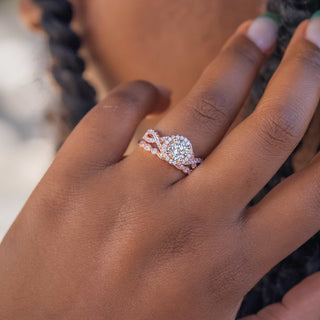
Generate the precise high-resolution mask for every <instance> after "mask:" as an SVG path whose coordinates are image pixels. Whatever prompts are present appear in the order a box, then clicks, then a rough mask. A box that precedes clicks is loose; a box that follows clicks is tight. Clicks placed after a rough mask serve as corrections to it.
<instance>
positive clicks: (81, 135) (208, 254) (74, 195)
mask: <svg viewBox="0 0 320 320" xmlns="http://www.w3.org/2000/svg"><path fill="white" fill-rule="evenodd" d="M251 23H252V22H251V21H248V22H246V23H244V24H243V25H241V26H240V27H239V29H238V30H237V31H236V33H235V34H234V35H233V36H232V37H231V38H230V39H229V41H228V42H227V44H226V45H225V46H224V47H223V49H222V51H221V52H220V53H219V54H218V55H217V57H216V59H215V60H214V61H213V62H212V63H211V64H210V65H209V66H208V67H207V68H206V70H205V71H204V72H203V74H202V76H201V77H200V79H199V80H198V82H197V83H196V84H195V85H194V87H193V89H192V90H191V91H190V92H189V94H188V95H187V97H186V98H185V99H183V100H182V101H181V102H180V103H178V104H177V105H176V106H175V107H174V108H172V109H171V110H170V111H169V112H168V113H167V114H166V115H165V117H163V119H162V120H161V121H160V122H159V123H158V124H157V126H156V130H158V131H159V132H160V133H161V134H162V135H171V134H181V135H184V136H186V137H188V138H189V139H190V141H191V142H192V144H193V146H194V151H195V154H196V155H197V156H201V157H204V158H205V161H204V162H203V163H202V164H201V165H200V166H199V167H198V168H197V169H196V170H195V171H194V172H193V173H192V174H191V175H190V176H185V175H184V174H183V173H181V172H180V171H178V170H177V169H176V168H174V167H172V166H170V165H169V164H167V163H166V162H164V161H161V160H159V159H158V158H157V157H155V156H152V155H151V154H150V153H148V152H146V151H145V150H143V149H141V148H139V149H138V148H137V149H136V150H135V151H134V152H133V153H132V154H131V155H129V156H127V157H126V158H123V154H124V152H125V150H126V148H127V146H128V144H129V142H130V140H131V138H132V135H133V133H134V131H135V129H136V127H137V125H138V124H139V123H140V121H141V120H142V119H143V118H144V117H145V116H146V115H147V114H149V113H152V112H154V111H159V109H162V108H165V107H166V106H167V105H168V104H169V96H168V93H167V92H166V91H164V90H159V89H157V87H155V86H153V85H151V84H150V83H147V82H144V81H136V82H130V83H127V84H123V85H121V86H119V87H117V88H115V89H113V90H112V91H111V92H110V94H109V95H108V97H107V98H105V99H104V100H103V101H102V102H101V103H99V105H98V106H96V107H95V108H94V109H93V110H92V111H91V112H90V113H89V114H88V115H87V116H86V117H85V118H84V119H83V120H82V122H81V123H80V124H79V125H78V126H77V128H76V129H75V130H74V131H73V133H72V134H71V135H70V137H69V138H68V140H67V141H66V143H65V144H64V146H63V147H62V148H61V150H60V151H59V153H58V155H57V157H56V159H55V161H54V162H53V164H52V166H51V167H50V169H49V170H48V172H47V173H46V175H45V176H44V178H43V179H42V181H41V182H40V184H39V185H38V187H37V188H36V190H35V191H34V192H33V194H32V196H31V197H30V199H29V200H28V202H27V204H26V205H25V207H24V208H23V210H22V212H21V213H20V215H19V217H18V219H17V220H16V222H15V223H14V225H13V226H12V228H11V229H10V231H9V233H8V234H7V236H6V238H5V239H4V241H3V243H2V245H1V247H0V284H1V285H0V301H1V304H0V319H10V320H11V319H14V320H16V319H17V320H18V319H19V320H20V319H33V320H38V319H68V320H69V319H95V320H100V319H130V320H135V319H157V320H160V319H184V320H185V319H201V320H206V319H208V320H209V319H221V320H222V319H223V320H228V319H230V320H231V319H232V320H233V319H234V318H235V316H236V313H237V310H238V308H239V306H240V304H241V301H242V299H243V297H244V295H245V294H246V293H247V292H248V290H250V288H252V286H254V284H255V283H256V282H257V281H258V280H259V279H260V278H261V277H262V276H263V275H264V274H265V273H266V272H267V271H268V270H269V269H270V268H272V267H273V266H274V265H275V264H277V263H278V262H279V261H280V260H282V259H283V258H285V257H286V256H287V255H288V254H290V253H291V252H292V251H294V250H295V249H296V248H298V247H299V246H300V245H301V244H303V243H304V242H305V241H307V239H309V238H310V237H311V236H312V235H313V234H315V233H316V232H317V231H318V230H319V228H320V215H319V209H320V200H319V199H320V197H319V190H320V188H319V181H320V158H319V156H317V157H315V158H314V159H313V162H312V163H311V164H310V165H309V166H308V167H307V168H306V169H304V170H303V171H301V172H299V173H296V174H294V175H293V176H291V177H290V178H289V179H287V180H285V181H284V182H282V183H281V184H280V185H278V186H277V187H276V188H275V189H274V190H273V191H272V192H271V193H270V194H269V195H268V196H267V197H266V198H265V199H264V200H262V201H261V202H260V203H259V204H258V205H257V206H255V207H252V208H250V209H248V208H247V207H246V206H247V203H248V201H249V200H250V199H251V198H252V197H253V196H254V195H255V194H256V193H257V192H258V191H259V190H260V189H261V188H262V187H263V186H264V185H265V183H266V182H267V181H268V180H269V179H270V178H271V176H272V175H273V174H274V173H275V172H276V171H277V170H278V168H279V167H280V166H281V164H282V163H283V162H284V161H285V159H286V158H287V157H288V155H289V154H290V153H291V152H292V150H293V149H294V148H295V146H296V145H297V143H298V142H299V140H300V139H301V137H302V136H303V134H304V132H305V130H306V128H307V126H308V123H309V122H310V120H311V118H312V115H313V113H314V111H315V109H316V106H317V104H318V101H319V98H320V81H319V75H320V49H319V48H318V47H317V46H316V45H315V44H313V43H311V42H310V41H309V40H307V39H306V36H305V35H306V28H307V26H308V21H306V22H304V23H303V24H301V25H300V26H299V28H298V30H297V32H296V34H295V36H294V38H293V40H292V42H291V44H290V46H289V48H288V50H287V53H286V56H285V58H284V59H283V62H282V64H281V66H280V67H279V69H278V71H277V72H276V74H275V76H274V77H273V79H272V81H271V82H270V84H269V86H268V89H267V90H266V92H265V94H264V96H263V98H262V99H261V101H260V103H259V105H258V106H257V109H256V111H255V112H254V113H253V114H252V115H251V116H249V117H248V118H247V119H246V120H244V121H243V122H242V123H241V124H239V125H238V126H237V127H235V128H234V129H233V130H232V131H231V132H229V133H228V134H226V132H228V129H229V126H230V124H231V123H232V120H233V119H234V117H235V116H236V114H237V112H238V111H239V109H240V107H241V105H242V103H243V101H244V100H245V99H246V97H247V95H248V92H249V90H250V88H251V85H252V82H253V80H254V78H255V75H256V73H257V72H258V70H259V68H260V67H261V65H262V63H263V61H264V60H265V59H266V58H267V57H268V56H269V54H270V52H271V51H270V50H266V51H262V50H261V48H259V47H257V45H256V44H255V43H254V42H252V41H251V40H250V39H249V38H248V36H247V34H248V28H249V27H250V25H251ZM226 155H227V156H226ZM319 301H320V275H319V274H315V275H313V277H312V278H310V279H307V280H305V281H304V282H303V283H301V284H300V285H299V286H298V287H296V288H295V289H293V290H292V291H291V292H290V293H289V294H288V295H287V296H286V297H285V298H284V300H283V302H282V303H279V304H277V305H273V306H271V307H268V308H267V309H265V310H263V311H261V313H260V314H258V315H255V316H252V317H249V318H247V320H249V319H250V320H257V319H264V320H274V319H279V320H289V319H290V320H298V319H299V320H301V319H304V320H317V319H318V318H319V314H320V307H319V306H320V303H319Z"/></svg>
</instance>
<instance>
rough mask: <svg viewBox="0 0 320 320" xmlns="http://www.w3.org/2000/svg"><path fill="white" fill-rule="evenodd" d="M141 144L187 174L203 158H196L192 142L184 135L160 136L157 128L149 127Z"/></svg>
mask: <svg viewBox="0 0 320 320" xmlns="http://www.w3.org/2000/svg"><path fill="white" fill-rule="evenodd" d="M139 146H140V147H142V148H143V149H145V150H147V151H150V152H151V153H152V154H154V155H157V156H158V157H159V158H160V159H161V160H164V161H167V162H168V163H169V164H171V165H173V166H175V167H176V168H177V169H179V170H181V171H182V172H184V173H186V174H190V173H191V172H192V171H193V170H194V169H195V168H197V166H198V165H199V164H200V163H201V162H202V159H200V158H195V156H194V153H193V149H192V145H191V142H190V141H189V140H188V139H187V138H185V137H183V136H178V135H176V136H165V137H160V135H159V134H158V133H157V132H156V131H155V130H152V129H149V130H147V132H146V133H145V134H144V136H143V138H142V140H141V141H140V142H139Z"/></svg>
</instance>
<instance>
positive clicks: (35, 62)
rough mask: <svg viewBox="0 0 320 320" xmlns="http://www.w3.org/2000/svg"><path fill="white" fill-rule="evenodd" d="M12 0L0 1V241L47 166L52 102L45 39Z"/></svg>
mask: <svg viewBox="0 0 320 320" xmlns="http://www.w3.org/2000/svg"><path fill="white" fill-rule="evenodd" d="M18 11H19V10H18V2H17V1H16V0H0V241H1V240H2V238H3V237H4V235H5V233H6V232H7V230H8V228H9V227H10V225H11V224H12V222H13V221H14V219H15V217H16V216H17V214H18V213H19V211H20V210H21V208H22V206H23V205H24V203H25V202H26V200H27V199H28V197H29V195H30V194H31V192H32V190H33V189H34V187H35V186H36V185H37V183H38V182H39V180H40V179H41V177H42V175H43V174H44V173H45V171H46V169H47V168H48V166H49V165H50V163H51V161H52V159H53V156H54V153H55V132H54V128H53V127H52V126H50V125H49V124H48V121H46V120H45V118H46V115H47V114H48V113H49V111H50V110H52V109H53V108H54V106H55V105H56V104H57V101H55V99H57V98H54V97H57V94H54V92H53V86H52V85H51V83H50V81H51V79H50V78H49V76H48V72H47V69H48V63H49V59H48V53H47V50H46V41H45V38H44V37H43V36H42V35H41V34H31V33H30V32H29V31H28V30H27V29H26V28H25V27H24V26H23V24H22V22H21V21H20V19H19V12H18Z"/></svg>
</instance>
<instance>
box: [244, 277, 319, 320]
mask: <svg viewBox="0 0 320 320" xmlns="http://www.w3.org/2000/svg"><path fill="white" fill-rule="evenodd" d="M319 315H320V272H318V273H315V274H313V275H312V276H310V277H308V278H306V279H305V280H303V281H302V282H301V283H299V284H298V285H297V286H295V287H294V288H293V289H291V290H290V291H289V292H288V293H287V294H286V295H285V296H284V298H283V299H282V301H281V302H279V303H275V304H272V305H270V306H268V307H266V308H264V309H262V310H261V311H260V312H259V313H258V314H257V315H254V316H250V317H246V318H242V319H241V320H262V319H263V320H275V319H277V320H302V319H303V320H318V319H319Z"/></svg>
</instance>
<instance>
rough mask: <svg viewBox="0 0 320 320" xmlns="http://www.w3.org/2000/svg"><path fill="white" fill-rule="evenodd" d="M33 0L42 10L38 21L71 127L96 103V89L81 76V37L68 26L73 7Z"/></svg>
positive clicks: (53, 0)
mask: <svg viewBox="0 0 320 320" xmlns="http://www.w3.org/2000/svg"><path fill="white" fill-rule="evenodd" d="M33 1H34V3H35V4H37V5H38V6H39V7H40V8H41V9H42V19H41V24H42V27H43V29H44V30H45V31H46V32H47V34H48V36H49V48H50V51H51V55H52V59H53V66H52V73H53V75H54V78H55V79H56V81H57V83H58V84H59V85H60V87H61V89H62V103H63V105H64V107H65V108H66V111H67V112H66V119H64V120H65V121H67V122H68V125H69V127H70V128H73V127H74V126H75V125H76V124H77V123H78V122H79V121H80V120H81V118H82V117H83V116H84V115H85V114H86V113H87V112H88V111H89V110H90V109H91V108H92V107H93V106H94V105H95V104H96V92H95V90H94V88H93V87H92V86H91V85H90V84H89V83H88V82H87V81H86V80H85V79H84V78H83V72H84V70H85V62H84V60H83V59H82V58H81V57H80V56H79V49H80V46H81V40H80V38H79V37H78V35H77V34H76V33H75V32H74V31H73V30H72V29H71V27H70V23H71V21H72V17H73V8H72V5H71V4H70V2H69V1H67V0H33Z"/></svg>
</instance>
